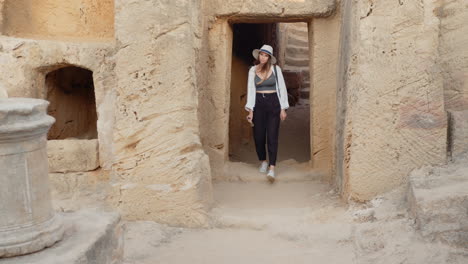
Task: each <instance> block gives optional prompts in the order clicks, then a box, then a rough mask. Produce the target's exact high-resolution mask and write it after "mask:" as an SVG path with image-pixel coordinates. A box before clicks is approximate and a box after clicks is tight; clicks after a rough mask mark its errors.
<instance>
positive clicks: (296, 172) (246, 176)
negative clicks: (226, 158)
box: [217, 160, 323, 182]
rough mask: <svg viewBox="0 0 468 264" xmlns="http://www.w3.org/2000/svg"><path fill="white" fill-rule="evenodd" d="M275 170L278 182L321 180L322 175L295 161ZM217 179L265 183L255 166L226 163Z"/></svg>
mask: <svg viewBox="0 0 468 264" xmlns="http://www.w3.org/2000/svg"><path fill="white" fill-rule="evenodd" d="M276 170H277V173H278V175H280V176H278V178H277V181H278V182H298V181H301V182H304V181H315V180H319V179H321V178H323V174H321V173H320V172H318V171H315V170H313V169H311V167H310V166H309V164H308V163H298V162H297V161H295V160H284V161H281V162H279V164H278V168H277V169H276ZM286 172H287V173H286ZM217 179H219V180H221V181H239V182H265V175H263V174H262V173H260V172H259V171H258V168H257V165H256V164H255V165H254V164H246V163H243V162H227V163H226V165H225V168H224V174H223V175H222V176H219V177H218V178H217Z"/></svg>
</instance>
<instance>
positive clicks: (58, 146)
mask: <svg viewBox="0 0 468 264" xmlns="http://www.w3.org/2000/svg"><path fill="white" fill-rule="evenodd" d="M47 156H48V157H49V172H71V171H75V172H78V171H92V170H95V169H97V168H98V167H99V149H98V140H97V139H90V140H84V139H64V140H49V141H47Z"/></svg>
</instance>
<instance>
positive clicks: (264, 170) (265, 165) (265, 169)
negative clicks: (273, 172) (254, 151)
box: [258, 161, 268, 173]
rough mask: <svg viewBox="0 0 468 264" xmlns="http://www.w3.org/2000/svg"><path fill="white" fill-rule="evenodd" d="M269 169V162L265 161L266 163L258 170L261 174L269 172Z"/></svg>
mask: <svg viewBox="0 0 468 264" xmlns="http://www.w3.org/2000/svg"><path fill="white" fill-rule="evenodd" d="M267 169H268V162H266V161H264V162H262V164H261V165H260V168H259V169H258V170H259V171H260V172H261V173H265V172H267Z"/></svg>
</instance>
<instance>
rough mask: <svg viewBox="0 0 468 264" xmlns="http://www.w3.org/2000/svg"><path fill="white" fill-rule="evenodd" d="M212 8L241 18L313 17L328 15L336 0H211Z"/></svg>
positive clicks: (224, 14)
mask: <svg viewBox="0 0 468 264" xmlns="http://www.w3.org/2000/svg"><path fill="white" fill-rule="evenodd" d="M209 3H210V6H211V8H212V10H215V11H216V15H219V16H231V17H232V15H235V16H234V17H239V18H244V19H245V18H255V17H261V18H264V19H265V18H268V17H273V16H276V17H278V16H279V17H286V18H288V17H293V18H296V19H300V18H302V19H304V18H312V17H314V16H326V15H329V14H330V13H332V12H333V11H335V8H336V0H312V1H301V0H299V1H298V0H293V1H275V0H267V1H262V2H256V1H236V0H228V1H221V0H211V1H209Z"/></svg>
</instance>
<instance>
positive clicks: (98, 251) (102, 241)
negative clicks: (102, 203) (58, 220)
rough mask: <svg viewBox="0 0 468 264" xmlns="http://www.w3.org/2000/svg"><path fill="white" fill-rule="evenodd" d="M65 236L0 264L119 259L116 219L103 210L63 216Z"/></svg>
mask: <svg viewBox="0 0 468 264" xmlns="http://www.w3.org/2000/svg"><path fill="white" fill-rule="evenodd" d="M62 216H63V219H64V223H65V235H64V238H63V240H62V241H61V242H60V243H57V244H56V245H54V246H52V247H50V248H47V249H45V250H43V251H40V252H38V253H34V254H30V255H25V256H21V257H14V258H7V259H0V263H1V264H32V263H34V264H118V263H121V261H122V256H123V230H122V226H121V225H120V223H119V221H120V216H119V214H117V213H115V212H110V211H106V210H103V209H87V210H81V211H78V212H71V213H63V214H62Z"/></svg>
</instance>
